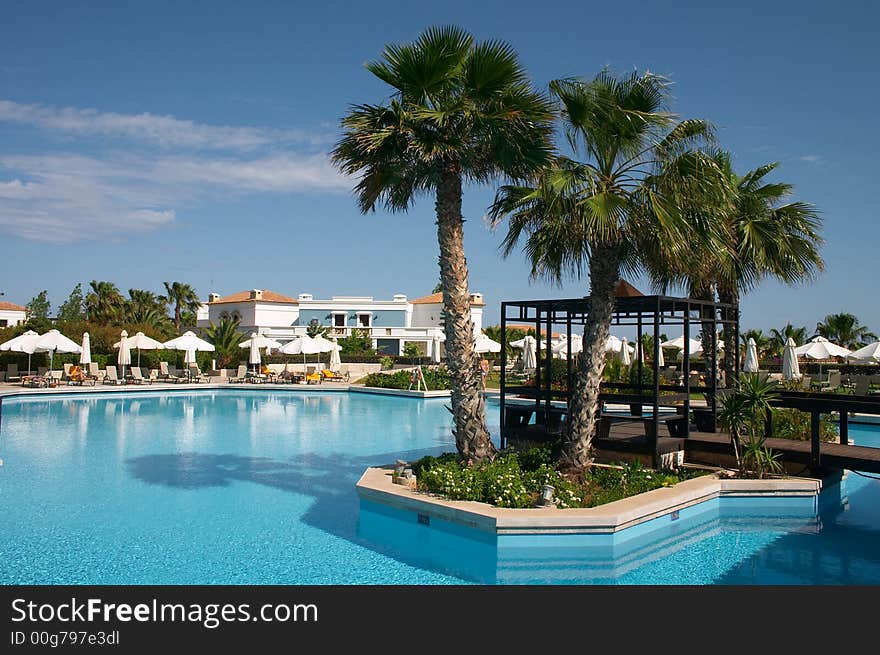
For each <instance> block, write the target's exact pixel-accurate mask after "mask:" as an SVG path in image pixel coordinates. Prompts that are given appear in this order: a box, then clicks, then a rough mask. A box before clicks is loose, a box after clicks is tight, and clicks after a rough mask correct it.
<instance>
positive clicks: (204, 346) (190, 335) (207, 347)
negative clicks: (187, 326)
mask: <svg viewBox="0 0 880 655" xmlns="http://www.w3.org/2000/svg"><path fill="white" fill-rule="evenodd" d="M162 347H163V348H167V349H169V350H184V351H186V354H185V355H184V357H183V363H184V364H195V363H196V352H197V351H202V352H214V350H216V349H215V348H214V344H213V343H209V342H207V341H205V340H204V339H200V338H199V337H197V336H196V335H195V333H194V332H192V331H187V332H184V333H183V334H181V335H180V336H179V337H175V338H174V339H171V340H170V341H166V342H165V343H163V344H162ZM187 372H189V367H188V366H187Z"/></svg>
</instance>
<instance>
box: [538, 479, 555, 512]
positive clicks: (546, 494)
mask: <svg viewBox="0 0 880 655" xmlns="http://www.w3.org/2000/svg"><path fill="white" fill-rule="evenodd" d="M554 491H556V487H554V486H553V485H552V484H545V485H544V486H542V487H541V505H543V506H545V507H546V506H547V505H552V504H553V492H554Z"/></svg>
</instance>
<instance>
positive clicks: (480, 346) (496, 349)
mask: <svg viewBox="0 0 880 655" xmlns="http://www.w3.org/2000/svg"><path fill="white" fill-rule="evenodd" d="M474 352H478V353H500V352H501V344H500V343H498V342H497V341H493V340H492V339H490V338H489V337H487V336H486V335H485V334H483V333H482V332H480V333H479V334H478V335H477V338H476V341H475V342H474Z"/></svg>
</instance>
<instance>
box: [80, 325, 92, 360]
mask: <svg viewBox="0 0 880 655" xmlns="http://www.w3.org/2000/svg"><path fill="white" fill-rule="evenodd" d="M80 348H82V352H81V353H80V356H79V363H80V364H91V363H92V341H91V338H90V337H89V333H88V332H83V340H82V345H81V346H80Z"/></svg>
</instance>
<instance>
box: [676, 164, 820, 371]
mask: <svg viewBox="0 0 880 655" xmlns="http://www.w3.org/2000/svg"><path fill="white" fill-rule="evenodd" d="M715 160H716V162H717V163H718V166H719V167H720V168H721V169H722V170H723V171H724V172H725V175H726V176H727V178H728V180H729V184H730V187H731V188H732V189H733V190H734V195H733V198H732V202H731V203H730V204H729V206H728V208H727V211H718V212H717V213H716V215H717V217H718V218H719V219H722V220H723V222H724V231H723V234H724V236H725V238H724V244H723V247H722V248H721V249H718V248H714V249H713V250H711V251H708V250H705V249H704V250H702V251H701V250H700V249H694V250H693V251H692V256H691V257H690V258H688V259H687V260H685V261H682V262H679V264H680V265H681V266H680V267H679V268H678V270H677V271H671V272H670V271H664V272H663V273H665V275H664V276H661V277H665V279H664V280H662V281H663V282H669V281H670V280H673V281H677V282H683V283H684V284H685V285H686V286H688V287H689V289H690V292H691V293H692V294H694V295H696V296H698V297H704V298H706V295H705V292H706V290H708V291H709V293H708V298H707V299H714V293H713V291H715V290H717V293H718V300H719V301H720V302H723V303H728V304H730V305H732V306H733V307H735V308H738V307H739V301H740V296H741V295H742V294H744V293H747V292H748V291H750V290H752V289H754V288H755V287H756V286H757V285H758V284H759V283H760V282H761V281H762V280H764V279H765V278H768V277H773V278H776V279H777V280H780V281H781V282H784V283H786V284H789V285H795V284H798V283H801V282H805V281H809V280H812V279H814V278H815V276H816V275H817V274H818V273H819V272H820V271H822V270H823V269H824V267H825V264H824V262H823V261H822V257H821V255H820V254H819V248H820V247H821V245H822V243H823V240H822V238H821V237H820V236H819V228H820V227H821V220H820V219H819V216H818V213H817V212H816V210H815V208H814V207H813V206H812V205H810V204H807V203H804V202H799V201H795V202H788V203H785V204H783V202H784V201H785V200H786V199H788V197H789V196H791V194H792V192H793V187H792V185H790V184H785V183H782V182H768V181H767V180H766V177H767V176H768V175H769V174H770V173H771V172H773V171H774V170H775V169H776V167H777V166H778V164H777V163H770V164H765V165H763V166H760V167H758V168H756V169H754V170H752V171H749V172H748V173H746V174H745V175H743V176H742V177H740V176H738V175H737V174H736V173H735V172H734V171H733V168H732V164H731V159H730V155H729V154H728V153H725V152H718V153H716V155H715ZM670 273H671V274H670ZM736 311H738V309H737V310H736ZM728 318H735V316H729V317H728ZM724 339H725V348H724V371H725V379H726V380H728V381H730V382H732V381H733V380H734V374H733V370H734V359H733V355H734V353H736V352H737V350H736V341H735V337H734V332H733V330H730V329H728V330H725V334H724Z"/></svg>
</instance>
